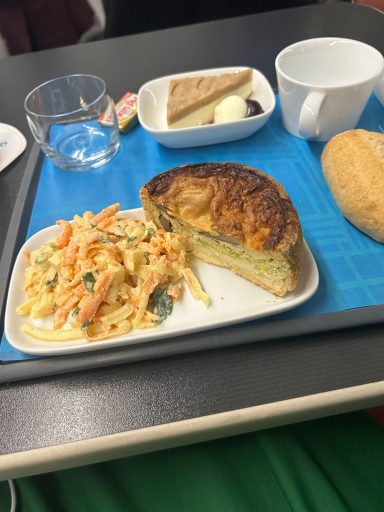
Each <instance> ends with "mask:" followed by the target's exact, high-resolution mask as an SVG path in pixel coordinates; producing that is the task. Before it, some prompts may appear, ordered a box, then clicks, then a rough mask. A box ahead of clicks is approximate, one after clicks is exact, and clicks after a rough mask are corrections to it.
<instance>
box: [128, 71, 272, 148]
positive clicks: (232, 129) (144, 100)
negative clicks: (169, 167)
mask: <svg viewBox="0 0 384 512" xmlns="http://www.w3.org/2000/svg"><path fill="white" fill-rule="evenodd" d="M244 69H248V68H247V67H246V66H238V67H228V68H214V69H203V70H200V71H191V72H189V73H179V74H177V75H168V76H164V77H162V78H157V79H156V80H151V81H150V82H147V83H146V84H144V85H143V86H142V87H141V88H140V90H139V93H138V99H137V112H138V118H139V122H140V124H141V126H142V127H143V128H144V129H145V130H146V131H147V132H148V133H150V134H151V135H152V137H154V139H156V140H157V141H158V142H160V143H161V144H163V145H164V146H168V147H170V148H188V147H193V146H207V145H208V144H218V143H222V142H231V141H235V140H239V139H244V138H246V137H249V136H251V135H253V134H254V133H255V132H257V131H258V130H260V128H262V127H263V126H264V125H265V123H266V122H267V121H268V119H269V118H270V116H271V114H272V112H273V110H274V108H275V105H276V100H275V95H274V93H273V90H272V87H271V86H270V84H269V82H268V80H267V79H266V78H265V76H264V75H263V74H262V73H260V71H258V70H257V69H253V93H252V95H251V96H250V98H251V99H254V100H257V101H258V102H259V103H260V105H261V106H262V108H263V110H264V113H263V114H259V115H257V116H253V117H248V118H245V119H240V120H239V121H233V122H230V123H222V124H207V125H204V126H193V127H191V128H176V129H170V128H168V124H167V100H168V86H169V82H170V81H171V80H172V79H175V78H185V77H193V76H211V75H222V74H224V73H234V72H236V71H243V70H244Z"/></svg>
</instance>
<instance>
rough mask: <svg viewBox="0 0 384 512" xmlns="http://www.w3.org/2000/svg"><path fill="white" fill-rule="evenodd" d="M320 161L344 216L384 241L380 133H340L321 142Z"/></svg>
mask: <svg viewBox="0 0 384 512" xmlns="http://www.w3.org/2000/svg"><path fill="white" fill-rule="evenodd" d="M321 164H322V167H323V173H324V177H325V179H326V181H327V183H328V185H329V188H330V190H331V192H332V194H333V196H334V198H335V200H336V203H337V204H338V206H339V208H340V210H341V211H342V213H343V215H344V217H345V218H346V219H348V220H349V221H350V222H351V223H352V224H354V225H355V226H356V227H357V228H358V229H360V230H361V231H363V232H364V233H366V234H367V235H369V236H370V237H372V238H374V239H375V240H377V241H378V242H384V134H382V133H375V132H368V131H366V130H349V131H347V132H343V133H340V134H339V135H336V136H335V137H333V138H332V139H331V140H330V141H329V142H328V144H327V145H326V146H325V148H324V151H323V154H322V156H321Z"/></svg>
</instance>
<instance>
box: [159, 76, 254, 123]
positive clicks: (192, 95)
mask: <svg viewBox="0 0 384 512" xmlns="http://www.w3.org/2000/svg"><path fill="white" fill-rule="evenodd" d="M252 88H253V73H252V69H246V70H244V71H237V72H235V73H224V74H223V75H215V76H194V77H186V78H178V79H174V80H171V81H170V83H169V90H168V103H167V122H168V127H169V128H185V127H191V126H200V125H203V124H209V123H212V121H213V114H214V110H215V107H216V105H218V104H219V103H220V102H221V101H222V100H223V99H224V98H226V97H227V96H230V95H233V94H236V95H238V96H241V97H242V98H243V99H247V98H248V97H249V96H250V95H251V94H252Z"/></svg>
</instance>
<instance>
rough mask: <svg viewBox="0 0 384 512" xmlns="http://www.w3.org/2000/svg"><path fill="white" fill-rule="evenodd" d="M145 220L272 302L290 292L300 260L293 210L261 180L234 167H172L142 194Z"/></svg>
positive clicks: (274, 186) (277, 188)
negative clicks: (245, 281) (179, 235)
mask: <svg viewBox="0 0 384 512" xmlns="http://www.w3.org/2000/svg"><path fill="white" fill-rule="evenodd" d="M140 197H141V201H142V204H143V208H144V212H145V217H146V219H147V220H153V221H154V222H155V224H156V225H157V226H159V227H163V228H164V229H166V230H168V231H174V232H176V233H182V234H184V235H186V236H187V238H188V249H189V250H190V251H191V252H192V254H193V255H194V256H196V257H197V258H201V259H203V260H205V261H207V262H209V263H213V264H215V265H220V266H223V267H227V268H229V269H231V270H232V271H233V272H235V273H237V274H239V275H241V276H243V277H245V278H246V279H248V280H249V281H252V282H253V283H255V284H257V285H259V286H261V287H262V288H264V289H266V290H268V291H270V292H272V293H273V294H275V295H277V296H283V295H285V294H286V293H288V292H289V291H292V290H294V289H295V287H296V285H297V281H298V276H299V274H300V270H301V267H302V259H303V236H302V230H301V224H300V220H299V217H298V215H297V212H296V210H295V208H294V206H293V204H292V202H291V200H290V198H289V196H288V195H287V193H286V192H285V190H284V188H283V187H282V186H281V185H280V184H279V183H278V182H277V181H275V180H274V179H273V178H271V177H270V176H268V175H267V174H265V173H263V172H261V171H259V170H256V169H253V168H251V167H247V166H245V165H241V164H239V163H232V162H225V163H223V162H210V163H201V164H191V165H185V166H182V167H175V168H173V169H170V170H168V171H166V172H163V173H161V174H158V175H157V176H155V177H154V178H152V179H151V180H150V181H149V182H148V183H147V184H146V185H144V186H143V187H142V188H141V191H140Z"/></svg>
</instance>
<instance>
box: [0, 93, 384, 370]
mask: <svg viewBox="0 0 384 512" xmlns="http://www.w3.org/2000/svg"><path fill="white" fill-rule="evenodd" d="M383 126H384V110H383V108H382V107H381V105H380V104H379V102H378V101H377V100H376V98H375V97H372V98H371V99H370V101H369V103H368V105H367V107H366V109H365V112H364V114H363V116H362V118H361V120H360V123H359V127H361V128H366V129H368V130H373V131H383ZM323 147H324V143H316V142H306V141H303V140H300V139H297V138H295V137H293V136H291V135H290V134H288V133H287V132H286V131H285V130H284V128H283V127H282V124H281V117H280V107H279V102H277V108H276V110H275V112H274V114H273V116H272V117H271V119H270V121H269V122H268V123H267V125H266V126H265V127H264V128H263V129H262V130H260V131H259V132H257V133H256V134H255V135H253V136H252V137H250V138H248V139H245V140H242V141H238V142H233V143H227V144H218V145H215V146H206V147H198V148H191V149H169V148H165V147H163V146H161V145H159V144H158V143H157V142H155V141H154V140H153V139H152V138H151V137H150V136H149V135H148V134H147V133H146V132H145V131H144V130H143V129H142V128H141V126H137V127H136V128H134V130H133V131H132V132H130V133H129V134H127V135H123V136H122V137H121V148H120V150H119V152H118V154H117V155H116V156H115V157H114V158H113V160H111V162H109V163H108V164H106V165H105V166H103V167H100V168H99V169H96V170H93V171H89V172H82V173H74V172H66V171H63V170H61V169H58V168H56V167H55V166H54V165H53V164H52V163H51V162H50V161H49V160H47V159H44V161H43V165H42V170H41V176H40V180H39V184H38V189H37V193H36V197H35V202H34V206H33V209H32V215H31V219H30V223H29V228H28V234H27V236H30V235H32V234H33V233H35V232H36V231H38V230H40V229H42V228H44V227H46V226H49V225H51V224H54V223H55V221H56V220H57V219H59V218H66V219H71V218H72V217H73V215H74V214H75V213H79V212H83V211H84V210H89V209H91V210H93V211H97V210H100V209H102V208H104V207H105V206H106V205H108V204H110V203H114V202H120V203H121V207H122V209H129V208H136V207H139V206H141V204H140V199H139V189H140V187H141V186H142V185H143V184H144V183H146V182H147V181H148V180H149V179H150V178H151V177H152V176H154V175H155V174H157V173H159V172H162V171H164V170H165V169H168V168H171V167H174V166H178V165H182V164H186V163H193V162H206V161H236V162H241V163H243V164H246V165H250V166H252V167H256V168H258V169H261V170H263V171H265V172H266V173H268V174H270V175H271V176H273V177H274V178H276V179H277V180H278V181H279V182H280V183H281V184H282V185H283V186H284V187H285V189H286V190H287V192H288V193H289V195H290V196H291V199H292V201H293V203H294V205H295V207H296V209H297V211H298V213H299V216H300V219H301V222H302V226H303V232H304V236H305V238H306V240H307V242H308V244H309V246H310V248H311V250H312V252H313V255H314V257H315V259H316V262H317V265H318V268H319V272H320V285H319V289H318V290H317V292H316V294H315V295H314V296H313V298H312V299H310V300H309V301H308V302H306V303H305V304H303V305H302V306H300V307H298V308H296V309H295V310H292V311H290V312H288V313H284V314H281V315H278V316H276V317H274V319H273V322H271V320H270V319H268V320H267V319H266V320H265V321H264V323H265V322H267V323H268V325H270V326H271V329H272V330H273V325H276V326H277V324H278V323H279V321H283V320H288V319H298V318H302V317H308V316H309V315H311V316H318V315H322V314H325V313H338V312H343V311H345V310H349V309H351V308H361V307H370V306H377V305H382V304H384V245H383V244H380V243H378V242H376V241H374V240H372V239H371V238H369V237H368V236H366V235H364V234H363V233H361V232H360V231H358V230H357V229H356V228H355V227H354V226H352V225H351V224H350V223H349V222H348V221H347V220H345V219H344V217H343V216H342V215H341V213H340V211H339V209H338V207H337V205H336V203H335V202H334V200H333V197H332V195H331V194H330V192H329V190H328V187H327V185H326V182H325V181H324V179H323V176H322V172H321V166H320V155H321V152H322V150H323ZM367 262H369V265H368V264H367ZM383 311H384V307H383ZM261 323H263V322H261ZM257 324H260V321H258V322H257ZM352 324H353V322H351V325H352ZM345 325H346V326H348V325H349V323H348V321H346V323H345ZM276 332H278V329H277V330H276ZM298 332H300V329H299V328H298ZM292 334H294V331H293V332H292ZM269 337H274V336H273V335H270V336H269ZM234 342H235V341H234ZM29 358H30V356H27V355H25V354H22V353H20V352H18V351H17V350H15V349H14V348H13V347H12V346H10V345H9V344H8V342H7V340H6V339H5V338H3V340H2V342H1V345H0V360H2V361H17V360H24V359H29Z"/></svg>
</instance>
